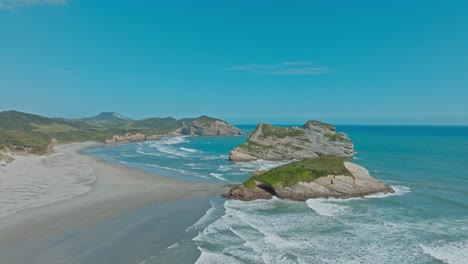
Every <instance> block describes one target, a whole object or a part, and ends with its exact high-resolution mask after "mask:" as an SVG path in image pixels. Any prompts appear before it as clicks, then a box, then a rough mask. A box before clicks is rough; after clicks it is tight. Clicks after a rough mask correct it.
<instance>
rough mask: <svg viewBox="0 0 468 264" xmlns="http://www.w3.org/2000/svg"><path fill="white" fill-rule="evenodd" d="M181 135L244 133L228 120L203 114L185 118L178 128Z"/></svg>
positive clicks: (236, 134) (229, 134)
mask: <svg viewBox="0 0 468 264" xmlns="http://www.w3.org/2000/svg"><path fill="white" fill-rule="evenodd" d="M176 134H180V135H197V136H239V135H243V134H244V133H243V132H242V131H241V130H240V129H238V128H237V127H235V126H233V125H231V124H229V123H228V122H225V121H222V120H219V119H215V118H211V117H208V116H201V117H198V118H196V119H191V120H183V121H182V127H181V128H179V129H177V130H176Z"/></svg>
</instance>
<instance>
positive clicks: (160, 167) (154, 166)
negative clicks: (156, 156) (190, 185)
mask: <svg viewBox="0 0 468 264" xmlns="http://www.w3.org/2000/svg"><path fill="white" fill-rule="evenodd" d="M141 165H144V166H149V167H153V168H158V169H163V170H170V171H176V172H179V173H182V174H190V173H189V172H188V171H186V170H182V169H176V168H171V167H165V166H160V165H156V164H141Z"/></svg>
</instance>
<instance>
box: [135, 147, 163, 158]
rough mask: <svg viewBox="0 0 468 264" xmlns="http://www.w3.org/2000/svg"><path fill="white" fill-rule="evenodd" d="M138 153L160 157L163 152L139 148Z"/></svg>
mask: <svg viewBox="0 0 468 264" xmlns="http://www.w3.org/2000/svg"><path fill="white" fill-rule="evenodd" d="M136 152H137V153H139V154H141V155H147V156H156V157H160V156H161V154H159V153H155V152H145V151H143V150H140V149H137V150H136Z"/></svg>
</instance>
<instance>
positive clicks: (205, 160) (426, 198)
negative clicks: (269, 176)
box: [87, 126, 468, 263]
mask: <svg viewBox="0 0 468 264" xmlns="http://www.w3.org/2000/svg"><path fill="white" fill-rule="evenodd" d="M239 127H240V128H241V129H243V130H244V131H245V132H246V134H248V133H249V132H250V131H251V130H252V129H253V128H254V127H253V126H239ZM337 129H338V130H339V131H343V132H345V133H347V134H348V135H349V137H350V138H351V140H352V141H353V142H354V145H355V148H356V151H357V152H358V153H357V154H356V155H355V158H356V159H355V161H354V162H356V163H358V164H360V165H363V166H364V167H366V168H367V169H368V170H369V171H370V172H371V175H373V176H375V177H377V178H379V179H381V180H383V181H385V182H387V183H388V184H390V185H391V186H392V187H393V188H394V189H395V190H396V193H395V194H392V195H382V194H376V195H372V196H369V197H365V198H356V199H349V200H337V199H328V200H327V199H315V200H308V201H307V202H293V201H284V200H278V199H273V200H269V201H265V200H261V201H260V200H259V201H253V202H241V201H233V200H225V199H223V198H221V197H214V198H213V199H212V201H211V203H212V208H210V209H209V210H208V211H207V212H206V214H205V216H203V217H202V218H201V219H200V220H199V221H198V222H197V223H195V224H194V225H193V226H191V227H190V228H188V229H187V230H186V237H185V238H184V239H183V240H181V241H178V242H177V243H175V244H174V245H172V246H170V247H169V248H168V249H166V250H165V251H163V252H155V256H156V257H153V258H151V259H148V260H146V262H145V263H187V262H194V261H196V263H468V127H411V126H338V127H337ZM244 141H245V136H241V137H168V138H164V139H163V140H160V141H152V142H140V143H134V144H127V145H120V146H116V147H110V148H97V149H91V150H87V153H88V154H93V155H98V156H100V157H102V158H103V159H104V160H106V161H109V162H118V163H124V164H127V165H128V166H131V167H135V168H139V169H143V170H146V171H149V172H153V173H157V174H163V175H167V176H169V177H176V178H180V179H185V180H189V181H205V182H217V183H225V184H228V183H233V182H241V181H243V180H245V179H247V178H248V177H250V175H251V172H252V171H253V170H256V169H262V168H263V169H268V168H272V167H275V166H278V165H281V163H278V162H269V161H255V162H239V163H234V162H229V161H228V160H227V159H228V154H229V151H230V150H231V149H233V148H234V147H236V146H237V145H239V144H241V143H243V142H244ZM193 248H195V249H198V250H199V251H200V252H201V255H200V256H199V257H198V259H196V260H192V259H189V258H187V259H184V257H183V256H184V252H185V251H188V250H193Z"/></svg>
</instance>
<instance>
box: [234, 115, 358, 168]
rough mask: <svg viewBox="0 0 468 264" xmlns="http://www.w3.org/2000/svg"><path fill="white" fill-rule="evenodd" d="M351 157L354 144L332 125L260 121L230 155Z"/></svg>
mask: <svg viewBox="0 0 468 264" xmlns="http://www.w3.org/2000/svg"><path fill="white" fill-rule="evenodd" d="M328 154H331V155H335V156H337V157H343V158H352V157H353V155H354V145H353V143H352V142H351V140H350V139H349V138H348V136H347V135H346V134H345V133H341V132H337V131H336V128H335V127H334V126H332V125H329V124H325V123H322V122H319V121H313V120H311V121H308V122H307V123H305V124H304V125H303V126H302V128H299V127H290V128H288V127H275V126H272V125H269V124H259V125H257V127H256V128H255V130H254V131H253V132H252V133H251V134H250V135H249V137H248V139H247V141H246V142H245V143H244V144H242V145H240V146H239V147H237V148H235V149H234V150H232V151H231V153H230V154H229V159H230V160H232V161H249V160H257V159H263V160H292V159H305V158H315V157H319V156H322V155H328Z"/></svg>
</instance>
